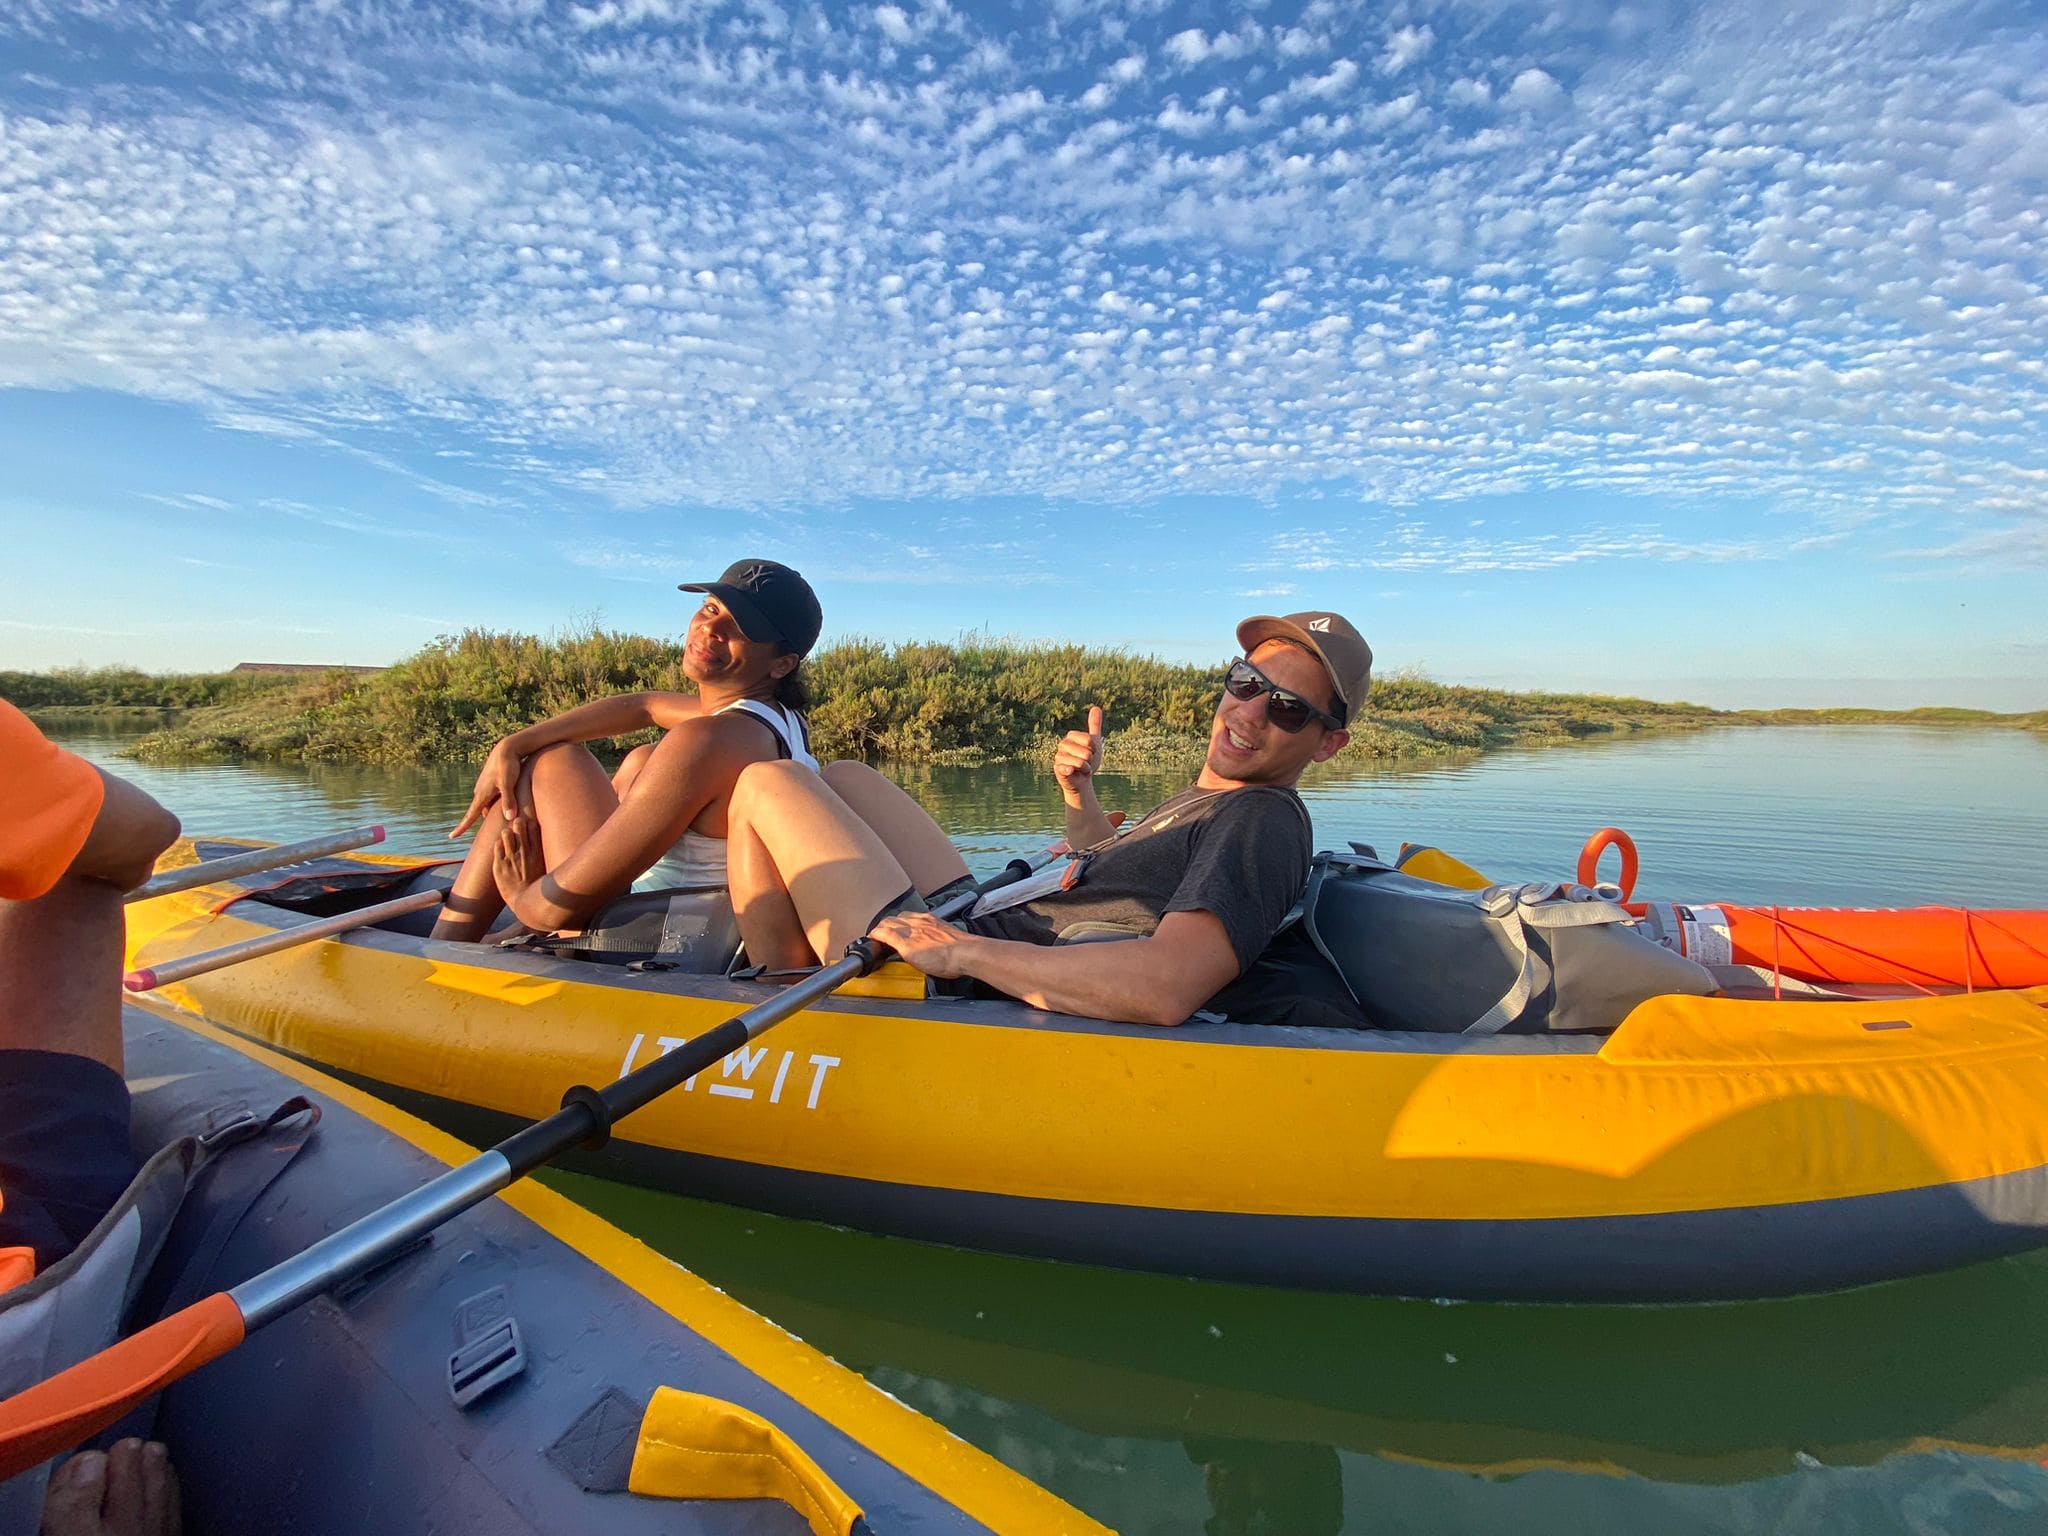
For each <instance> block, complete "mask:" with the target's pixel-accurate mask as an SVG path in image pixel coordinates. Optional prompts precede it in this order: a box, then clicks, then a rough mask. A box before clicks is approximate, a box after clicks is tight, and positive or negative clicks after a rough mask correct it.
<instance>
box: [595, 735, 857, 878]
mask: <svg viewBox="0 0 2048 1536" xmlns="http://www.w3.org/2000/svg"><path fill="white" fill-rule="evenodd" d="M735 710H737V711H739V712H740V713H741V714H746V715H752V716H753V717H754V718H755V719H756V720H759V721H760V722H761V723H762V724H763V725H765V726H767V727H768V729H769V730H771V731H773V732H774V733H775V741H776V745H777V746H779V747H780V748H781V752H780V753H779V756H781V757H783V758H786V759H787V760H789V761H790V762H793V763H802V764H803V765H804V767H806V768H808V769H810V770H811V772H813V773H816V772H817V771H818V760H817V759H816V758H815V757H813V756H811V733H810V728H809V727H808V726H806V725H805V724H804V717H803V716H802V715H800V714H798V713H797V712H796V711H795V710H793V709H785V708H784V707H783V706H782V705H780V704H773V703H768V702H766V701H764V700H761V699H735V700H733V701H732V703H730V704H728V705H726V706H725V707H724V708H723V709H715V710H713V711H712V714H714V715H727V714H731V713H732V712H733V711H735ZM724 884H725V839H724V838H722V837H706V836H705V835H704V834H703V833H702V832H691V831H687V830H686V831H685V832H684V833H683V835H682V836H681V837H679V838H677V839H676V841H675V844H674V845H673V846H672V847H671V848H670V849H669V851H668V852H667V853H664V854H663V855H662V856H661V857H660V858H658V859H656V860H655V861H654V863H653V864H652V865H651V866H649V868H648V870H647V873H646V874H644V875H642V876H641V877H640V878H639V879H638V880H635V881H634V882H633V889H634V890H636V891H662V890H667V889H669V888H670V887H671V886H678V885H724Z"/></svg>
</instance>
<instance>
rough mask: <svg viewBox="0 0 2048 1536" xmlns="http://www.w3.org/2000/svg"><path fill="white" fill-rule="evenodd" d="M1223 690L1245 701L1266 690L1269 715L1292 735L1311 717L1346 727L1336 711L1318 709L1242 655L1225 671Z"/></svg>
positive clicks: (1333, 727) (1336, 728)
mask: <svg viewBox="0 0 2048 1536" xmlns="http://www.w3.org/2000/svg"><path fill="white" fill-rule="evenodd" d="M1223 691H1224V692H1225V693H1227V694H1229V695H1230V696H1231V697H1232V698H1233V699H1236V700H1238V701H1239V702H1241V703H1246V704H1249V703H1250V702H1251V701H1252V700H1253V699H1256V698H1257V697H1258V696H1259V695H1260V694H1262V693H1263V694H1264V695H1265V696H1266V718H1267V719H1268V720H1270V721H1272V722H1273V724H1274V725H1275V726H1276V727H1278V728H1279V729H1280V730H1283V731H1285V732H1286V733H1287V734H1288V735H1290V736H1292V735H1294V734H1295V733H1296V732H1297V731H1300V730H1303V729H1305V728H1306V727H1307V725H1308V723H1309V722H1310V721H1311V720H1320V721H1322V722H1323V724H1324V725H1325V726H1327V727H1328V728H1329V729H1331V730H1333V731H1341V730H1343V729H1344V722H1343V721H1342V720H1339V719H1338V718H1337V717H1336V716H1335V715H1333V714H1331V713H1329V712H1328V711H1327V710H1321V709H1317V708H1316V707H1315V705H1313V704H1311V703H1309V701H1308V700H1307V699H1304V698H1303V697H1302V696H1301V695H1300V694H1298V693H1290V692H1288V691H1287V690H1286V689H1285V688H1282V687H1281V686H1280V685H1279V684H1278V683H1276V682H1274V681H1273V679H1271V678H1270V677H1268V676H1266V674H1265V673H1263V672H1261V671H1260V670H1259V669H1258V668H1257V667H1255V666H1253V665H1252V664H1251V663H1250V662H1248V661H1245V660H1243V659H1242V658H1240V659H1239V660H1237V661H1233V662H1232V663H1231V664H1230V670H1229V671H1228V672H1226V673H1224V674H1223Z"/></svg>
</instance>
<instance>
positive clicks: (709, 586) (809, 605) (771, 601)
mask: <svg viewBox="0 0 2048 1536" xmlns="http://www.w3.org/2000/svg"><path fill="white" fill-rule="evenodd" d="M676 590H677V591H678V592H709V593H710V594H711V595H712V596H713V597H715V598H717V599H718V600H719V601H720V602H721V603H723V604H725V606H726V608H727V609H728V610H730V612H731V613H732V616H733V617H734V618H735V619H737V620H738V621H739V626H740V633H741V634H743V635H745V636H746V637H747V638H748V639H749V640H772V641H774V642H776V643H777V644H779V645H781V646H782V647H783V648H784V649H786V650H789V651H793V652H794V653H795V654H797V655H799V656H803V655H807V654H808V653H809V651H810V649H811V647H812V646H814V645H816V644H817V643H818V631H819V630H820V629H822V628H824V627H825V614H824V610H822V609H821V608H819V607H818V594H817V593H815V592H813V591H812V590H811V584H810V583H809V582H808V581H805V580H804V579H803V577H801V576H799V575H798V574H797V573H796V572H795V571H793V570H791V569H790V568H789V567H788V566H786V565H781V564H778V563H777V562H776V561H773V560H740V561H736V562H735V563H733V564H732V565H729V566H727V567H726V568H725V574H724V575H723V576H720V577H719V578H718V580H716V581H686V582H684V583H683V584H682V585H681V586H680V587H678V588H676Z"/></svg>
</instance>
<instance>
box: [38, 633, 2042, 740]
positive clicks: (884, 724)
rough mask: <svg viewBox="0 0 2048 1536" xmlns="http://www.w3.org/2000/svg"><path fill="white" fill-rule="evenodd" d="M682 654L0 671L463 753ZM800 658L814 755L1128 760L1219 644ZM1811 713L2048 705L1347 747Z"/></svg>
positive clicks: (1419, 699) (205, 734)
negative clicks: (1097, 727)
mask: <svg viewBox="0 0 2048 1536" xmlns="http://www.w3.org/2000/svg"><path fill="white" fill-rule="evenodd" d="M680 658H681V649H680V647H679V646H678V645H677V644H675V643H674V642H671V641H667V640H657V639H653V638H650V637H647V636H643V635H627V634H618V633H614V632H611V631H605V630H595V629H593V630H589V631H586V632H583V633H580V634H574V635H568V636H562V637H556V638H550V639H543V638H541V637H538V636H534V635H519V634H503V633H493V632H488V631H484V630H467V631H464V632H463V633H462V634H459V635H453V636H446V637H443V638H442V639H439V640H437V641H435V642H434V643H433V644H431V645H428V646H427V647H425V648H424V649H422V650H421V651H419V652H417V653H416V654H414V655H412V656H410V657H407V658H406V659H405V660H403V661H401V662H399V663H397V664H396V665H394V666H390V667H384V668H379V669H364V668H331V669H322V670H318V671H300V670H295V669H290V668H247V669H238V670H237V671H234V672H223V673H200V674H152V673H144V672H140V671H136V670H134V669H132V668H101V669H96V670H84V669H74V670H66V671H58V672H49V673H31V672H0V698H5V699H7V700H9V701H10V702H12V703H14V704H17V705H19V706H20V707H21V708H23V709H25V710H28V711H30V712H32V713H38V714H47V713H58V712H62V713H98V712H105V711H114V710H143V709H146V710H175V711H178V712H179V714H178V716H177V718H176V719H175V720H173V721H171V722H169V723H167V724H166V726H165V727H164V728H163V729H161V730H159V731H156V732H154V733H152V734H150V735H147V736H144V737H142V738H140V739H139V741H138V742H137V744H136V746H135V748H134V749H133V750H134V755H136V756H138V757H142V758H146V759H152V760H164V761H168V760H175V759H215V760H233V759H242V758H252V759H260V760H273V761H287V760H328V761H353V762H372V763H378V762H381V763H428V762H465V761H475V760H479V759H481V758H482V757H483V756H484V754H485V753H486V752H488V751H489V750H490V747H491V744H492V743H493V742H495V741H497V740H498V739H499V738H500V737H501V736H503V735H505V734H507V733H508V732H510V731H513V730H516V729H518V728H519V727H520V726H523V725H526V724H528V723H530V722H531V721H534V720H537V719H540V718H542V717H544V716H546V715H550V714H554V713H557V712H559V711H561V710H565V709H568V708H570V707H572V706H574V705H576V704H580V703H583V702H584V701H586V700H588V699H592V698H595V697H599V696H601V695H604V694H613V693H628V692H633V691H636V690H642V689H660V690H670V691H676V692H688V691H690V689H691V686H692V685H691V684H690V683H689V681H688V680H687V679H686V678H685V677H684V676H683V673H682V668H681V662H680ZM803 674H804V677H805V679H806V681H807V683H808V686H809V689H810V693H811V698H812V704H811V708H810V711H809V719H810V724H811V731H812V737H813V742H814V745H815V747H816V749H817V750H818V752H819V755H820V756H827V757H866V758H894V759H899V760H911V761H916V760H923V761H951V762H972V761H992V760H997V759H1002V758H1011V757H1020V756H1031V755H1034V754H1037V753H1042V752H1043V751H1045V750H1048V749H1049V743H1050V742H1051V741H1052V740H1053V739H1055V738H1057V737H1058V735H1059V734H1060V733H1061V732H1063V731H1066V730H1070V729H1072V728H1073V727H1074V725H1075V723H1076V718H1077V712H1078V711H1080V710H1082V709H1084V708H1085V707H1086V706H1087V705H1089V704H1095V703H1099V704H1101V705H1102V707H1103V711H1104V714H1105V716H1106V718H1107V720H1108V722H1109V727H1110V734H1111V735H1112V736H1113V737H1114V738H1115V740H1116V744H1117V747H1118V749H1119V751H1120V753H1122V754H1124V755H1125V756H1126V760H1127V761H1128V760H1130V758H1131V757H1133V756H1135V757H1141V758H1156V759H1161V760H1169V759H1172V758H1175V757H1178V756H1181V755H1194V756H1199V754H1200V752H1201V748H1202V743H1203V741H1204V739H1205V738H1206V735H1207V732H1208V722H1209V716H1210V713H1211V711H1212V710H1213V709H1214V707H1215V702H1216V694H1217V689H1218V687H1219V686H1220V684H1219V681H1218V680H1219V678H1220V677H1221V674H1222V660H1221V659H1220V658H1219V660H1218V661H1217V663H1216V664H1215V665H1213V666H1200V665H1190V664H1178V663H1169V662H1164V661H1160V660H1158V659H1156V658H1153V657H1148V656H1138V655H1133V654H1131V653H1129V652H1126V651H1119V650H1110V649H1096V648H1089V647H1083V646H1077V645H1033V644H1023V643H1018V642H1014V641H1007V640H997V639H988V638H982V637H977V636H968V637H963V638H962V639H959V640H956V641H953V642H951V643H942V642H914V643H906V644H896V645H890V644H884V643H882V642H879V641H874V640H865V639H853V640H845V641H842V642H840V643H838V644H836V645H832V646H828V647H824V648H822V649H820V650H817V651H815V652H813V653H812V654H811V656H810V658H809V659H808V660H807V661H806V662H805V664H804V668H803ZM1809 723H1819V724H1873V723H1906V724H1927V725H2004V726H2017V727H2022V728H2026V729H2032V730H2037V731H2038V730H2044V729H2048V711H2036V712H2035V713H2033V714H2029V715H1999V714H1993V713H1990V712H1988V711H1982V710H1966V709H1922V710H1904V711H1876V710H1863V709H1843V710H1773V711H1756V710H1744V711H1730V710H1718V709H1710V708H1707V707H1706V706H1704V705H1697V704H1686V703H1658V702H1655V701H1651V700H1647V699H1634V698H1617V697H1611V696H1608V695H1603V694H1567V693H1548V692H1532V693H1515V692H1509V691H1506V690H1503V689H1496V688H1471V687H1461V686H1457V685H1454V684H1448V683H1439V682H1435V681H1433V680H1431V679H1429V678H1427V677H1422V676H1418V675H1413V674H1404V673H1399V672H1397V673H1394V674H1392V675H1390V676H1383V677H1380V678H1377V679H1375V681H1374V683H1373V689H1372V698H1371V702H1370V704H1369V706H1368V707H1367V709H1366V710H1365V711H1364V713H1363V714H1362V715H1361V716H1360V718H1359V719H1358V721H1357V722H1356V724H1355V725H1354V728H1353V741H1352V746H1351V749H1350V750H1351V751H1352V752H1354V753H1363V754H1365V755H1369V756H1373V757H1381V758H1404V757H1406V758H1413V757H1436V756H1449V755H1454V754H1459V753H1470V752H1480V751H1486V750H1488V749H1491V748H1497V747H1503V746H1510V745H1515V744H1533V743H1538V742H1543V741H1553V740H1568V739H1574V738H1593V737H1603V736H1614V735H1623V734H1635V733H1642V732H1648V731H1666V730H1691V729H1697V728H1699V727H1702V726H1706V725H1746V724H1809ZM636 739H637V738H636ZM631 744H632V740H631V739H629V740H624V741H622V742H621V743H620V745H621V747H622V748H623V747H626V746H630V745H631Z"/></svg>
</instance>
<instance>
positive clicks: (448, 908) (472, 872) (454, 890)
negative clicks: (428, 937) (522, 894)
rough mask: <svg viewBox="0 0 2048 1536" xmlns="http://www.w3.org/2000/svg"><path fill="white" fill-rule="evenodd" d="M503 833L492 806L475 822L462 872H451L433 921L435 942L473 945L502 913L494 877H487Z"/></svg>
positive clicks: (498, 814)
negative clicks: (452, 878)
mask: <svg viewBox="0 0 2048 1536" xmlns="http://www.w3.org/2000/svg"><path fill="white" fill-rule="evenodd" d="M504 830H505V813H504V810H503V808H502V807H500V806H496V805H494V806H492V807H491V808H490V809H489V810H488V811H485V812H484V814H483V817H482V819H481V820H479V821H478V822H477V824H476V831H475V832H474V833H472V834H471V837H470V843H469V852H468V853H467V854H465V855H464V856H463V859H462V868H460V869H458V870H457V871H456V872H455V884H454V885H452V886H450V887H449V888H448V898H447V900H445V901H443V902H442V903H441V915H440V916H439V917H437V918H435V919H434V937H435V938H437V939H453V940H455V941H457V942H458V943H463V944H474V943H475V942H477V941H478V940H479V939H481V938H482V937H483V936H484V935H485V934H487V933H489V932H490V931H491V924H492V923H494V922H496V921H497V920H498V914H499V913H501V912H503V911H504V910H505V898H504V897H502V896H500V895H499V894H498V881H497V877H496V876H494V875H493V874H492V873H491V855H492V853H493V852H494V851H495V850H496V848H497V846H498V834H499V833H501V832H503V831H504Z"/></svg>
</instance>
